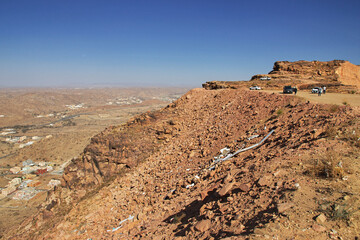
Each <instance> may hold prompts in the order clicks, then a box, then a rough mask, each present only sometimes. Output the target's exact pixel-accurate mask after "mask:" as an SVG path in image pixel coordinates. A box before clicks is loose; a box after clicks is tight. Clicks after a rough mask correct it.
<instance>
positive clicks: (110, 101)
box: [0, 88, 187, 237]
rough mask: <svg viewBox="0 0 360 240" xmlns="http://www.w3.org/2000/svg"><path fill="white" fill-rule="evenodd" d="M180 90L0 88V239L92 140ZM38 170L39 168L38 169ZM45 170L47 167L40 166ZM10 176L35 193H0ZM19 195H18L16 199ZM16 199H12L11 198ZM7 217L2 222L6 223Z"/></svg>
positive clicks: (33, 208) (35, 205)
mask: <svg viewBox="0 0 360 240" xmlns="http://www.w3.org/2000/svg"><path fill="white" fill-rule="evenodd" d="M186 91H187V89H184V88H148V89H147V88H130V89H125V88H118V89H109V88H104V89H0V237H1V232H4V231H5V229H7V228H9V227H10V226H14V225H17V224H19V223H20V222H21V221H22V220H23V219H25V218H26V217H28V216H30V215H31V214H33V213H35V212H36V211H37V208H38V207H39V206H40V205H41V204H42V203H43V202H44V201H45V199H46V196H47V192H48V190H50V189H51V188H52V187H51V186H49V185H48V184H49V182H50V181H51V180H60V179H61V175H62V171H63V169H64V167H65V166H66V165H67V164H68V163H69V162H70V161H71V160H72V159H73V158H75V157H77V156H78V155H79V154H81V153H82V152H83V150H84V148H85V147H86V146H87V145H88V144H89V143H90V139H91V138H92V137H93V136H94V135H96V134H98V133H100V132H101V131H103V130H104V129H105V128H107V127H109V126H111V125H120V124H123V123H125V122H127V121H128V120H129V119H130V118H131V117H133V116H134V115H138V114H140V113H143V112H147V111H154V110H156V109H160V108H163V107H165V106H166V105H168V104H169V103H171V102H172V101H174V100H175V99H177V98H178V97H180V96H181V95H182V94H183V93H184V92H186ZM27 160H31V161H32V162H34V164H35V165H38V164H39V163H42V164H44V163H46V165H47V166H49V167H50V169H53V170H51V171H49V172H46V173H44V174H40V175H36V174H27V173H25V172H17V173H13V172H11V171H10V169H12V168H14V167H18V168H24V161H27ZM39 168H40V167H39ZM41 168H45V167H41ZM14 178H22V181H23V182H24V181H25V182H26V181H31V183H32V184H33V185H34V188H29V189H30V190H31V191H32V190H33V189H35V193H36V195H35V196H33V197H32V198H31V199H14V197H15V195H16V194H18V195H19V193H18V192H19V190H21V188H22V187H20V186H18V185H17V186H16V187H17V190H16V191H15V192H12V193H10V194H8V195H7V196H4V195H1V192H2V190H3V189H5V188H7V185H8V184H9V182H10V181H11V180H12V179H14ZM20 196H22V195H20ZM15 198H16V197H15ZM5 219H6V221H5Z"/></svg>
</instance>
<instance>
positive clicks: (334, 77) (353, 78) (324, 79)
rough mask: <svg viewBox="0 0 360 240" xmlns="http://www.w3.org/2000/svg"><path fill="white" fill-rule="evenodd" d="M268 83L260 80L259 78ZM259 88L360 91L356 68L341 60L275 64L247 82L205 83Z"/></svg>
mask: <svg viewBox="0 0 360 240" xmlns="http://www.w3.org/2000/svg"><path fill="white" fill-rule="evenodd" d="M265 77H268V78H271V80H261V78H265ZM250 85H259V86H262V87H263V88H276V87H283V86H285V85H293V86H294V85H296V86H297V87H298V88H299V89H311V88H313V87H315V86H327V88H328V90H330V91H334V92H356V91H358V90H359V89H360V66H357V65H354V64H352V63H350V62H348V61H344V60H333V61H328V62H321V61H311V62H309V61H296V62H288V61H278V62H275V63H274V67H273V70H272V71H270V72H269V73H268V74H258V75H254V76H253V77H252V78H251V80H250V81H249V82H218V81H214V82H208V83H206V84H205V85H204V87H205V88H207V89H223V88H241V87H248V86H250Z"/></svg>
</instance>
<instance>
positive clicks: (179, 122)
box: [0, 60, 360, 239]
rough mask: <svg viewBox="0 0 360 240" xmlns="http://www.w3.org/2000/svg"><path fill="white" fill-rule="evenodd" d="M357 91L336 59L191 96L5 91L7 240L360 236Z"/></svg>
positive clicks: (356, 80)
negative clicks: (289, 91)
mask: <svg viewBox="0 0 360 240" xmlns="http://www.w3.org/2000/svg"><path fill="white" fill-rule="evenodd" d="M254 86H257V87H258V88H256V89H258V90H249V87H254ZM285 86H292V87H294V89H295V87H296V89H298V92H297V94H296V95H295V94H283V93H282V91H283V87H285ZM324 86H325V87H326V88H327V92H326V94H323V95H322V96H320V95H321V94H314V93H311V91H312V89H313V88H315V87H322V88H323V87H324ZM359 87H360V67H359V66H357V65H354V64H352V63H350V62H347V61H340V60H335V61H329V62H319V61H312V62H307V61H298V62H276V63H275V64H274V67H273V70H272V71H270V72H269V73H268V74H258V75H254V77H253V78H252V79H251V80H249V81H238V82H224V81H211V82H207V83H204V84H203V88H195V89H192V90H189V91H188V89H184V88H182V89H180V88H176V89H174V88H172V89H154V88H151V89H146V88H144V89H71V90H68V89H36V90H35V89H32V90H24V89H12V90H9V89H3V90H1V93H0V94H1V95H0V101H1V109H0V114H1V116H2V117H1V118H0V124H1V132H2V133H1V134H2V136H1V143H0V152H1V158H0V164H1V165H0V167H1V179H0V183H1V186H0V187H1V188H2V199H1V200H0V203H1V207H0V211H1V212H0V214H1V218H2V219H7V221H1V225H0V231H1V233H2V234H1V237H2V238H3V239H311V238H312V239H358V238H359V237H360V235H359V232H360V211H359V206H360V198H359V192H360V178H359V174H360V162H359V160H360V159H359V156H360V154H359V153H360V120H359V119H360V109H359V105H360V101H359ZM253 89H255V88H253ZM295 93H296V92H295ZM320 99H321V100H320Z"/></svg>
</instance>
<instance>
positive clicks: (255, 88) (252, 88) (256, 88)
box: [250, 86, 261, 90]
mask: <svg viewBox="0 0 360 240" xmlns="http://www.w3.org/2000/svg"><path fill="white" fill-rule="evenodd" d="M250 90H261V87H259V86H252V87H250Z"/></svg>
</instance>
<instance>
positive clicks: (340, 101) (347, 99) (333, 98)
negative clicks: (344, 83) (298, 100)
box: [262, 90, 360, 106]
mask: <svg viewBox="0 0 360 240" xmlns="http://www.w3.org/2000/svg"><path fill="white" fill-rule="evenodd" d="M262 91H264V92H271V93H273V92H274V93H279V94H282V92H281V91H279V90H262ZM297 96H298V97H302V98H305V99H307V100H309V101H311V102H316V103H326V104H337V105H344V104H345V103H346V104H349V105H351V106H360V95H359V94H344V93H326V94H321V96H318V95H317V94H312V93H310V92H309V91H298V92H297Z"/></svg>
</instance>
